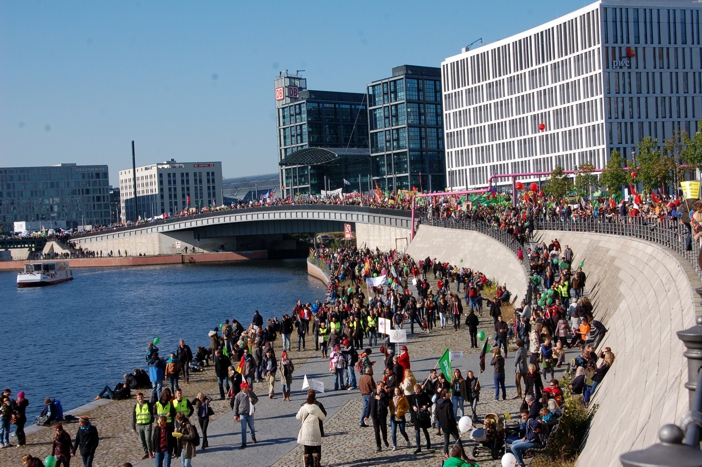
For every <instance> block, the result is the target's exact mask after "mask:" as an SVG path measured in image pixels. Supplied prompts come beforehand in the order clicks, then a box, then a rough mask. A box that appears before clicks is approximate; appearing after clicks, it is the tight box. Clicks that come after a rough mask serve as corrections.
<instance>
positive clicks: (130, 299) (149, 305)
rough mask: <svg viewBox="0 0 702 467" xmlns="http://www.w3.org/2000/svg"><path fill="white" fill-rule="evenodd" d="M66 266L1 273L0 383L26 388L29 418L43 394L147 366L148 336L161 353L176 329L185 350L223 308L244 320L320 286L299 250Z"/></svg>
mask: <svg viewBox="0 0 702 467" xmlns="http://www.w3.org/2000/svg"><path fill="white" fill-rule="evenodd" d="M73 276H74V280H73V281H71V282H66V283H63V284H58V285H55V286H50V287H40V288H28V289H18V288H17V284H16V275H15V273H9V272H2V273H0V297H1V298H0V299H1V300H2V308H1V309H2V313H1V314H0V319H1V324H0V336H2V338H1V339H0V356H1V358H2V362H3V370H2V372H0V390H2V389H4V388H10V389H12V394H13V397H16V395H17V392H19V391H24V392H25V393H26V394H27V396H26V397H27V398H28V399H29V400H30V407H29V409H28V415H29V417H28V418H29V420H30V423H31V422H32V421H33V419H34V417H33V416H34V415H37V414H38V413H39V411H40V410H41V407H42V402H43V400H44V398H45V397H55V398H57V399H59V400H60V401H61V403H62V405H63V407H64V409H65V410H69V409H71V408H75V407H77V406H80V405H83V404H85V403H87V402H89V401H90V400H92V399H93V398H94V397H95V395H97V394H98V392H99V391H100V390H102V388H103V387H104V386H105V385H106V384H109V385H110V387H112V388H114V385H115V384H116V383H117V382H118V381H120V380H122V375H124V373H131V372H132V371H133V370H134V368H146V364H145V360H144V355H145V352H146V347H147V345H148V343H149V342H151V341H153V339H154V338H155V337H158V338H160V339H161V342H160V344H159V345H158V347H159V348H160V349H161V353H162V354H164V355H165V354H166V352H171V351H172V350H174V349H175V347H176V346H177V345H178V339H180V338H183V339H185V342H186V344H188V345H189V346H190V347H191V349H192V350H193V353H194V352H195V349H196V347H197V346H203V347H209V338H208V337H207V332H208V331H210V330H212V329H213V328H214V327H216V326H219V324H220V323H222V322H223V321H224V320H225V319H226V318H229V319H231V318H236V319H237V320H238V321H239V322H241V323H242V324H244V325H245V326H248V324H249V323H250V322H251V317H252V316H253V313H254V310H259V312H260V313H261V315H262V316H263V318H264V322H265V319H266V318H272V317H273V316H278V317H279V318H280V317H281V316H282V315H283V314H284V313H289V312H290V311H291V310H292V307H293V305H294V304H295V302H296V301H297V300H298V299H301V300H303V301H314V300H322V299H323V298H324V292H325V287H324V285H323V284H322V283H321V282H320V281H318V280H316V279H313V278H312V277H310V276H308V275H307V268H306V263H305V261H304V260H284V261H260V262H245V263H235V264H232V263H230V264H217V265H169V266H153V267H150V266H146V267H138V268H106V269H77V270H74V271H73Z"/></svg>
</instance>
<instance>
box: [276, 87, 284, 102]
mask: <svg viewBox="0 0 702 467" xmlns="http://www.w3.org/2000/svg"><path fill="white" fill-rule="evenodd" d="M283 99H285V92H284V89H283V86H278V87H277V88H275V100H277V101H282V100H283Z"/></svg>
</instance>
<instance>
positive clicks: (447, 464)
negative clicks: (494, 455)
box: [443, 445, 480, 467]
mask: <svg viewBox="0 0 702 467" xmlns="http://www.w3.org/2000/svg"><path fill="white" fill-rule="evenodd" d="M443 467H480V466H479V465H478V463H477V462H473V461H472V460H470V459H468V456H466V453H465V452H464V451H463V448H462V447H461V446H459V445H455V446H454V447H453V449H451V452H450V453H449V456H448V457H447V458H446V459H445V460H444V464H443Z"/></svg>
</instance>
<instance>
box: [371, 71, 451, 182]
mask: <svg viewBox="0 0 702 467" xmlns="http://www.w3.org/2000/svg"><path fill="white" fill-rule="evenodd" d="M367 92H368V124H369V130H370V148H371V163H372V167H373V169H372V170H373V181H374V183H377V184H378V186H380V187H381V189H384V190H392V191H397V190H406V189H409V188H411V187H416V188H417V189H418V190H431V191H439V190H443V189H444V188H445V187H446V182H445V174H446V172H445V170H446V167H445V161H444V134H443V131H444V125H443V112H442V106H441V102H442V101H441V69H440V68H432V67H422V66H411V65H403V66H398V67H395V68H393V69H392V76H391V77H390V78H386V79H382V80H380V81H374V82H373V83H371V84H369V85H368V86H367Z"/></svg>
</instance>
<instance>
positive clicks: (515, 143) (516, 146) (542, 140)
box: [446, 123, 605, 169]
mask: <svg viewBox="0 0 702 467" xmlns="http://www.w3.org/2000/svg"><path fill="white" fill-rule="evenodd" d="M604 144H605V138H604V131H603V125H602V124H601V123H599V124H593V125H586V126H582V127H578V128H572V129H569V130H564V131H561V132H558V133H550V134H540V135H535V136H530V137H526V138H511V139H510V138H503V139H501V141H500V142H497V143H495V144H491V145H489V146H488V145H475V144H474V145H472V146H470V147H466V145H462V146H461V147H466V149H454V150H449V151H448V153H447V157H446V167H447V168H449V169H451V168H455V167H460V166H462V165H478V164H490V163H497V162H502V161H515V160H519V159H526V158H529V157H537V156H544V155H547V154H548V152H561V151H566V150H568V151H578V150H582V149H587V148H591V147H596V146H602V145H604ZM484 148H494V149H489V150H485V149H484ZM489 157H492V159H490V158H489Z"/></svg>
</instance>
